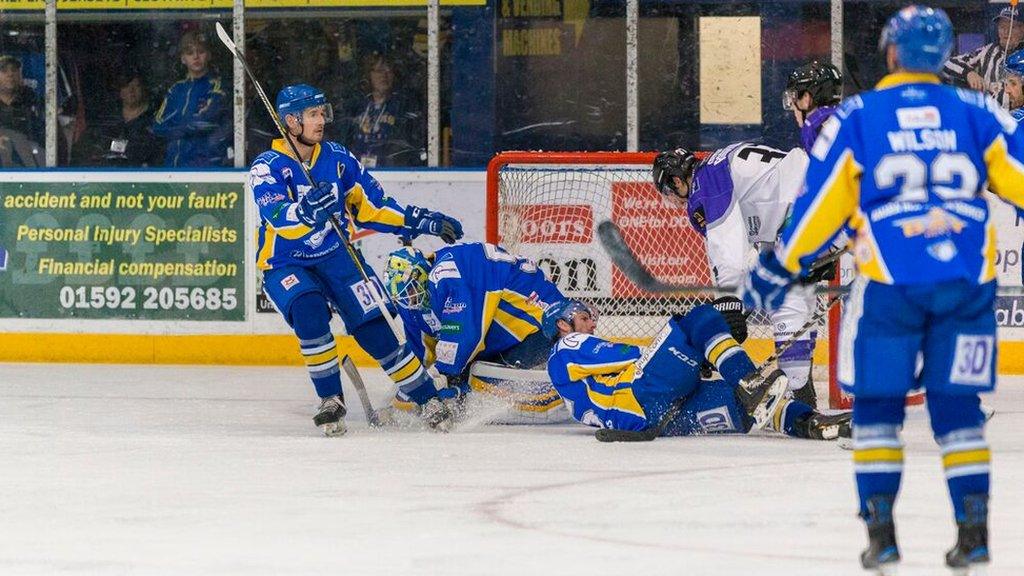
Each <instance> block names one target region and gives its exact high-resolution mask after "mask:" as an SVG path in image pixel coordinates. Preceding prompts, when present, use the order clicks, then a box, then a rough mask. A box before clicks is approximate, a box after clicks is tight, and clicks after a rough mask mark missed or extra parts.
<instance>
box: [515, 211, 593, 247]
mask: <svg viewBox="0 0 1024 576" xmlns="http://www.w3.org/2000/svg"><path fill="white" fill-rule="evenodd" d="M515 215H516V216H517V219H518V220H519V232H520V234H519V241H520V242H523V243H531V244H588V243H590V241H591V240H592V239H593V234H594V209H593V208H592V207H590V206H587V205H585V204H547V205H543V204H531V205H526V206H517V207H516V210H515Z"/></svg>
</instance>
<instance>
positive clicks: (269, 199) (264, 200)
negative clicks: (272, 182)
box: [256, 192, 288, 206]
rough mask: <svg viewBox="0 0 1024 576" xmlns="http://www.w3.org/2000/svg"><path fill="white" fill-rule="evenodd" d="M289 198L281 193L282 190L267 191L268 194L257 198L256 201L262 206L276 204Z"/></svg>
mask: <svg viewBox="0 0 1024 576" xmlns="http://www.w3.org/2000/svg"><path fill="white" fill-rule="evenodd" d="M287 199H288V198H287V196H285V195H284V194H281V193H280V192H267V193H266V194H264V195H262V196H260V197H259V198H257V199H256V203H257V204H259V205H260V206H269V205H271V204H276V203H278V202H281V201H283V200H287Z"/></svg>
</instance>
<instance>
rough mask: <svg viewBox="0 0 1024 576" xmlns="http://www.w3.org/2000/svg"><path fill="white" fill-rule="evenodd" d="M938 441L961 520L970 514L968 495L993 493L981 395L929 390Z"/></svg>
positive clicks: (958, 516)
mask: <svg viewBox="0 0 1024 576" xmlns="http://www.w3.org/2000/svg"><path fill="white" fill-rule="evenodd" d="M928 412H929V415H930V416H931V422H932V430H933V431H934V433H935V441H936V442H937V443H938V444H939V448H940V449H941V451H942V467H943V468H944V469H945V472H946V483H947V485H948V486H949V497H950V499H952V501H953V512H954V514H955V516H956V520H957V522H963V521H965V519H966V518H967V516H968V512H969V511H968V510H966V509H965V504H964V503H965V501H966V500H967V496H968V495H984V496H985V497H987V495H988V493H989V466H990V460H991V455H990V453H989V448H988V443H987V442H985V430H984V422H985V421H984V416H983V415H982V413H981V403H980V400H979V398H978V396H977V395H973V396H946V395H942V394H934V393H932V392H929V393H928Z"/></svg>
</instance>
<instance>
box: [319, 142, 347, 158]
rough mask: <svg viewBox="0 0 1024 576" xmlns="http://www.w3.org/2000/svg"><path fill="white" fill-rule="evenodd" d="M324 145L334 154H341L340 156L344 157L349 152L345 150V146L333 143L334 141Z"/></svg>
mask: <svg viewBox="0 0 1024 576" xmlns="http://www.w3.org/2000/svg"><path fill="white" fill-rule="evenodd" d="M324 144H325V145H326V146H327V149H328V150H330V151H331V152H332V153H334V154H340V155H342V156H344V155H346V154H347V152H348V151H347V150H345V147H344V146H342V145H341V144H338V143H337V142H332V141H330V140H328V141H327V142H324Z"/></svg>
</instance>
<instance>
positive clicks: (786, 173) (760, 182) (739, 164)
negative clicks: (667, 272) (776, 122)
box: [687, 142, 807, 286]
mask: <svg viewBox="0 0 1024 576" xmlns="http://www.w3.org/2000/svg"><path fill="white" fill-rule="evenodd" d="M806 168H807V154H806V153H805V152H804V151H803V150H802V149H799V148H794V149H793V150H790V151H789V152H783V151H781V150H778V149H775V148H771V147H769V146H765V145H761V144H751V143H749V142H739V143H736V144H730V145H729V146H726V147H725V148H721V149H719V150H717V151H715V152H714V153H713V154H712V155H711V156H709V157H708V158H706V159H705V160H704V161H703V162H701V163H700V165H698V166H697V169H696V171H695V173H694V178H693V190H692V191H691V192H690V198H689V201H688V206H687V214H688V215H689V217H690V222H691V223H692V224H693V227H694V228H695V229H696V230H697V231H698V232H700V233H701V234H702V235H704V237H705V238H706V239H707V250H708V259H709V260H710V263H711V267H712V270H713V272H714V276H715V282H716V283H717V284H718V285H719V286H739V285H740V284H741V283H742V280H743V276H744V275H745V274H746V272H747V270H748V269H749V268H750V266H751V265H752V264H753V259H752V258H751V256H752V254H756V252H755V251H754V248H755V246H756V245H757V244H758V243H764V242H775V240H776V238H777V236H778V234H779V230H781V229H782V225H783V224H785V222H786V218H787V216H788V214H789V209H790V206H792V204H793V200H794V199H795V198H796V195H797V192H798V191H799V189H800V187H801V186H802V185H803V180H804V171H805V170H806Z"/></svg>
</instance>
